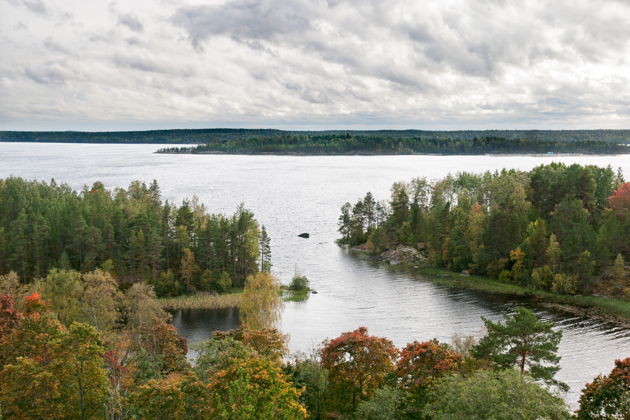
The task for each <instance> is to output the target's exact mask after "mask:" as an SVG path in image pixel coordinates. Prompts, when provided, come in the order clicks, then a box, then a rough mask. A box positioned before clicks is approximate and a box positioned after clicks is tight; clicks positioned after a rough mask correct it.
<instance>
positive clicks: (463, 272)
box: [460, 270, 470, 276]
mask: <svg viewBox="0 0 630 420" xmlns="http://www.w3.org/2000/svg"><path fill="white" fill-rule="evenodd" d="M460 275H462V276H470V271H468V270H462V272H461V273H460Z"/></svg>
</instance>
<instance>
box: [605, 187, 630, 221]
mask: <svg viewBox="0 0 630 420" xmlns="http://www.w3.org/2000/svg"><path fill="white" fill-rule="evenodd" d="M608 202H609V203H610V208H612V209H613V210H614V211H615V212H617V213H618V214H623V215H626V214H629V213H630V182H625V183H623V184H621V185H620V186H619V188H617V189H616V190H615V192H614V193H613V195H611V196H610V197H608Z"/></svg>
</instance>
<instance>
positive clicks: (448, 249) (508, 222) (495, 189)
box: [338, 163, 630, 300]
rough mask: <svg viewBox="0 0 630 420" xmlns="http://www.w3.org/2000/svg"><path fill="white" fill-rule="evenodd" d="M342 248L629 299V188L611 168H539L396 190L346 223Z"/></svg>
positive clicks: (346, 213) (348, 213)
mask: <svg viewBox="0 0 630 420" xmlns="http://www.w3.org/2000/svg"><path fill="white" fill-rule="evenodd" d="M339 232H340V234H341V238H340V239H339V241H338V242H339V243H340V244H347V245H349V246H359V245H361V248H363V249H365V250H367V251H369V252H371V253H373V254H381V253H382V252H383V251H386V250H389V249H393V248H396V247H401V246H406V247H410V248H413V249H415V250H417V251H418V252H420V253H421V254H422V255H424V257H426V261H427V262H428V264H430V265H432V266H435V267H442V268H446V269H448V270H452V271H454V272H462V273H463V274H465V275H469V274H477V275H481V276H489V277H492V278H496V279H499V280H500V281H501V282H505V283H510V284H517V285H520V286H523V287H527V288H532V289H538V290H544V291H549V292H553V293H558V294H566V295H574V294H583V295H588V294H598V295H604V296H611V297H616V298H621V299H625V300H630V279H629V276H628V274H629V273H628V271H629V270H628V268H627V266H626V264H627V261H629V259H630V241H628V238H630V183H628V182H624V179H623V174H622V173H621V171H620V170H619V171H617V172H615V171H613V170H612V169H611V168H610V167H607V168H600V167H596V166H591V165H587V166H580V165H577V164H574V165H570V166H566V165H564V164H562V163H552V164H549V165H541V166H538V167H536V168H534V169H532V170H531V171H529V172H524V171H518V170H502V171H500V172H494V173H490V172H486V173H485V174H479V175H477V174H472V173H467V172H462V173H458V174H456V175H449V176H447V177H446V178H443V179H440V180H435V181H429V180H427V179H424V178H417V179H413V180H412V181H410V182H408V183H404V182H399V183H395V184H394V185H393V186H392V188H391V198H390V200H389V201H377V200H375V199H374V197H373V196H372V194H371V193H367V194H366V196H365V197H364V198H363V199H361V200H359V201H357V202H356V203H355V204H354V205H352V204H350V203H346V204H345V205H344V206H343V207H342V209H341V215H340V217H339Z"/></svg>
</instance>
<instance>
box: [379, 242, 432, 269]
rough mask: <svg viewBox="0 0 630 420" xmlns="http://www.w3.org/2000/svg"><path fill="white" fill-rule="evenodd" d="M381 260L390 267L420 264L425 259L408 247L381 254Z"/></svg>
mask: <svg viewBox="0 0 630 420" xmlns="http://www.w3.org/2000/svg"><path fill="white" fill-rule="evenodd" d="M381 258H383V260H385V261H387V262H388V263H390V264H391V265H397V264H401V263H403V264H416V263H422V262H424V261H425V260H426V258H425V257H424V256H423V255H422V254H420V253H419V252H418V250H416V249H415V248H412V247H410V246H402V245H401V246H398V247H396V248H394V249H388V250H387V251H385V252H383V253H382V254H381Z"/></svg>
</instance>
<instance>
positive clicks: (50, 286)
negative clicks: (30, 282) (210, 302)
mask: <svg viewBox="0 0 630 420" xmlns="http://www.w3.org/2000/svg"><path fill="white" fill-rule="evenodd" d="M36 288H37V290H39V291H40V292H41V294H42V297H43V298H44V300H46V301H48V302H51V303H52V309H53V311H54V312H55V313H56V314H57V316H58V317H59V320H60V321H61V323H62V324H64V325H66V326H69V325H70V324H71V323H72V322H73V321H81V320H83V314H82V311H81V306H80V303H79V302H80V300H81V296H82V295H83V284H82V282H81V274H80V273H79V272H77V271H74V270H57V269H53V270H51V271H50V273H49V274H48V276H46V278H45V279H43V280H41V281H39V282H38V283H37V285H36Z"/></svg>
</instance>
